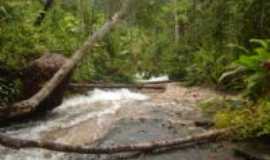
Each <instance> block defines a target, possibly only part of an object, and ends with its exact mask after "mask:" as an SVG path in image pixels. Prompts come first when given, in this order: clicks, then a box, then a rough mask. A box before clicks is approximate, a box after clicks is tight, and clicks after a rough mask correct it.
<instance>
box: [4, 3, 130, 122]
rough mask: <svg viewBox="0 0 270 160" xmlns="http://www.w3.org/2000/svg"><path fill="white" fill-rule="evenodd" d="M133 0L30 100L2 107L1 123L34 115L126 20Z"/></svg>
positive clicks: (89, 39)
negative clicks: (85, 57)
mask: <svg viewBox="0 0 270 160" xmlns="http://www.w3.org/2000/svg"><path fill="white" fill-rule="evenodd" d="M130 1H131V0H127V2H126V3H125V4H124V6H123V7H122V9H121V10H120V11H119V12H117V13H116V14H115V15H114V16H113V17H112V18H111V19H110V20H108V21H107V22H106V23H105V24H104V25H103V26H102V27H101V29H100V30H98V31H97V32H95V33H94V34H93V36H89V38H88V40H86V42H85V43H84V44H83V46H82V47H81V48H79V49H78V50H77V51H76V52H75V53H74V55H73V56H72V57H71V58H70V59H69V60H67V62H66V63H65V64H64V65H63V66H62V67H61V68H60V69H59V70H58V71H57V72H56V73H55V74H54V76H53V77H52V78H51V79H50V80H49V81H48V82H47V83H46V84H45V85H44V86H43V88H42V89H41V90H40V91H39V92H38V93H36V94H35V95H34V96H32V97H31V98H30V99H28V100H24V101H21V102H18V103H16V104H14V105H13V106H10V107H0V121H4V120H7V119H12V118H15V117H21V116H24V115H27V114H29V113H32V112H34V111H35V110H36V108H37V106H39V104H40V103H41V102H42V101H43V100H44V99H46V98H47V97H48V96H49V95H50V94H51V93H52V91H53V90H54V89H55V88H56V87H57V86H58V85H59V84H60V83H62V81H63V80H64V79H65V77H66V76H67V75H69V73H70V72H71V71H72V69H73V68H74V67H75V66H76V65H77V64H78V63H79V62H80V60H81V59H82V57H83V56H84V55H85V54H86V53H87V51H89V50H91V49H92V48H93V47H94V46H95V43H96V42H97V41H99V40H100V39H102V38H103V37H104V36H105V35H106V34H107V33H108V32H110V31H111V30H112V29H113V27H114V26H115V25H116V24H117V23H118V22H119V21H120V20H121V19H123V18H124V16H125V14H126V12H127V11H128V5H129V3H130Z"/></svg>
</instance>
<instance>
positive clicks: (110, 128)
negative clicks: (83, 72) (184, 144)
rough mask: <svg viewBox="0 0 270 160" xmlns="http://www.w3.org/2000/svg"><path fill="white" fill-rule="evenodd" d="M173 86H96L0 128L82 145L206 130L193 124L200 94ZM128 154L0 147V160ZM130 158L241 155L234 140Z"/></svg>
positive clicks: (200, 159)
mask: <svg viewBox="0 0 270 160" xmlns="http://www.w3.org/2000/svg"><path fill="white" fill-rule="evenodd" d="M175 87H176V86H175V85H168V87H167V90H166V91H165V92H163V93H161V92H158V93H146V92H140V93H139V92H136V91H130V90H127V89H117V90H98V89H95V90H93V91H89V92H88V93H86V94H83V95H77V96H73V97H69V98H67V99H66V100H65V101H64V103H63V104H62V105H61V106H59V107H58V108H56V109H55V110H53V111H52V112H51V113H49V114H48V115H46V117H42V118H40V119H38V120H33V121H29V122H25V123H20V124H14V125H12V126H10V127H4V128H0V131H1V132H3V133H6V134H8V135H11V136H13V137H18V138H23V139H41V140H46V141H54V142H59V143H64V144H70V145H84V146H109V145H112V144H131V143H136V142H143V141H152V140H157V139H164V140H165V139H173V138H177V137H184V136H187V135H190V134H195V133H202V132H204V131H205V129H204V128H200V127H196V126H194V125H192V123H191V122H192V121H193V120H197V119H200V118H201V117H202V115H201V112H200V110H199V109H198V108H197V107H196V105H194V104H195V103H192V102H194V101H196V99H197V98H198V97H200V96H201V95H198V93H197V92H196V93H193V92H190V91H189V90H187V89H186V90H185V89H181V88H179V90H176V89H175ZM178 92H179V93H180V94H179V93H178ZM181 96H182V97H181ZM207 96H209V95H207ZM174 97H177V98H174ZM183 97H186V98H183ZM128 156H129V154H121V155H119V154H118V155H112V156H108V155H79V154H67V153H59V152H52V151H47V150H42V149H26V150H13V149H9V148H4V147H1V146H0V160H95V159H97V160H105V159H125V157H126V158H127V157H128ZM129 159H147V160H148V159H149V160H176V159H183V160H208V159H215V160H216V159H218V160H234V159H235V160H238V159H240V158H237V157H235V156H234V155H233V153H232V150H231V149H230V144H227V143H224V144H223V143H222V144H206V145H203V146H197V147H193V148H189V149H185V150H178V151H171V152H166V153H156V154H149V155H147V154H141V155H139V156H134V157H129Z"/></svg>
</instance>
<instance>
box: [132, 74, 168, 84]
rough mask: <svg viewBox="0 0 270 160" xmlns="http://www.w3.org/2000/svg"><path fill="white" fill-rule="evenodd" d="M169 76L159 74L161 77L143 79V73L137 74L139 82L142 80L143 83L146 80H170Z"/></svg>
mask: <svg viewBox="0 0 270 160" xmlns="http://www.w3.org/2000/svg"><path fill="white" fill-rule="evenodd" d="M168 80H170V79H169V76H167V75H163V76H159V77H155V76H153V77H151V78H150V79H143V75H137V82H142V83H146V82H160V81H168Z"/></svg>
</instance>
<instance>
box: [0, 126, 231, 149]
mask: <svg viewBox="0 0 270 160" xmlns="http://www.w3.org/2000/svg"><path fill="white" fill-rule="evenodd" d="M231 131H232V130H231V129H220V130H211V131H207V132H205V133H202V134H198V135H194V136H187V137H184V138H178V139H173V140H159V141H152V142H144V143H137V144H131V145H114V146H110V147H100V148H97V147H86V146H72V145H65V144H60V143H54V142H42V141H36V140H23V139H18V138H11V137H9V136H7V135H4V134H0V144H1V145H3V146H5V147H10V148H14V149H25V148H41V149H47V150H52V151H58V152H67V153H79V154H115V153H123V152H149V151H153V150H157V149H163V148H171V147H181V146H185V145H187V144H198V143H202V142H214V141H216V140H217V139H219V138H220V139H222V138H225V137H227V136H228V135H229V133H231Z"/></svg>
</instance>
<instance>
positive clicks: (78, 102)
mask: <svg viewBox="0 0 270 160" xmlns="http://www.w3.org/2000/svg"><path fill="white" fill-rule="evenodd" d="M147 99H148V97H147V96H145V95H143V94H140V93H135V92H131V91H130V90H128V89H119V90H110V91H104V90H100V89H95V90H94V91H90V92H88V93H87V95H86V96H82V95H80V96H76V97H73V98H70V99H67V100H66V101H65V102H64V103H63V104H62V105H61V106H60V107H59V110H61V109H66V108H69V107H76V106H82V105H84V106H85V105H86V106H87V104H92V103H95V102H104V101H127V100H138V101H142V100H147Z"/></svg>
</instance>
